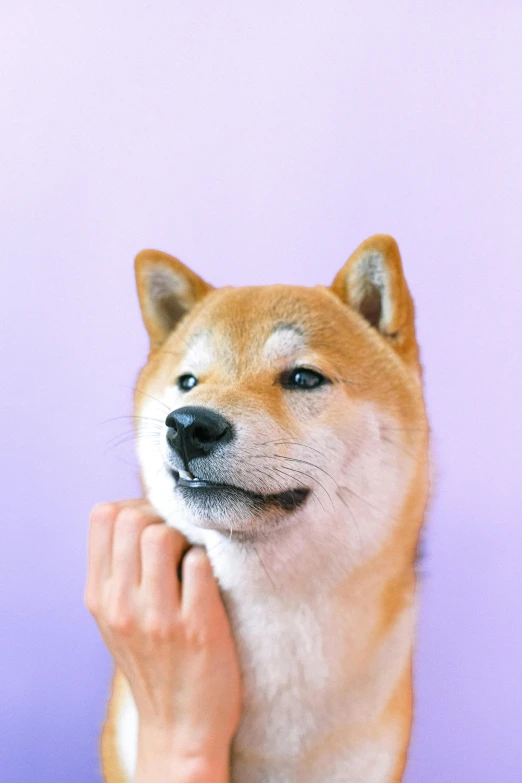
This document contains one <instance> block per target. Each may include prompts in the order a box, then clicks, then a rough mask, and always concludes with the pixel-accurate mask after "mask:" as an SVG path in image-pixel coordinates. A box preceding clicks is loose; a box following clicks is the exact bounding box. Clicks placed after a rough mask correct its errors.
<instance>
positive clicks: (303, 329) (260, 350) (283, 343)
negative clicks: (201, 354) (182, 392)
mask: <svg viewBox="0 0 522 783" xmlns="http://www.w3.org/2000/svg"><path fill="white" fill-rule="evenodd" d="M332 305H333V306H332ZM335 305H336V302H335V301H334V300H333V297H332V296H331V295H330V294H328V293H325V291H324V289H323V290H321V289H320V288H319V287H318V288H304V287H299V286H283V285H276V286H266V287H262V286H260V287H246V288H228V289H226V288H225V289H220V290H218V291H216V292H214V293H213V294H212V295H211V296H209V297H208V299H207V300H206V301H205V302H203V306H202V307H201V309H200V311H199V313H198V317H197V319H195V320H194V322H193V323H192V325H191V327H192V328H191V330H190V331H191V333H192V334H191V338H192V340H193V342H194V343H196V342H199V343H200V345H201V344H203V342H206V344H207V347H208V346H209V345H210V344H211V343H219V344H220V345H222V346H224V345H225V344H226V343H228V344H230V346H231V347H232V348H233V349H234V350H235V351H239V352H242V351H245V350H247V349H248V350H249V351H250V352H253V353H255V354H256V355H258V356H263V357H264V358H266V359H267V360H270V359H274V358H277V357H279V356H284V355H289V354H293V353H296V352H299V351H300V350H304V349H305V348H306V347H307V346H310V344H311V343H313V342H317V338H318V337H320V338H322V337H323V336H324V331H325V327H327V328H329V329H331V318H332V316H334V319H335V315H336V312H335V311H336V307H335ZM332 311H334V312H332ZM203 335H205V337H203Z"/></svg>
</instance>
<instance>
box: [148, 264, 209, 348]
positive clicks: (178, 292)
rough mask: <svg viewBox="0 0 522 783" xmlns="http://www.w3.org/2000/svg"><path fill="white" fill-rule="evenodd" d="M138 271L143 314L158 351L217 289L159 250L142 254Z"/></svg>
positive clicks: (152, 344) (151, 341)
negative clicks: (191, 313)
mask: <svg viewBox="0 0 522 783" xmlns="http://www.w3.org/2000/svg"><path fill="white" fill-rule="evenodd" d="M135 270H136V285H137V288H138V298H139V300H140V307H141V313H142V316H143V321H144V323H145V326H146V328H147V331H148V333H149V337H150V347H151V350H154V349H155V348H159V346H160V345H161V344H162V343H163V342H164V341H165V340H166V339H167V337H168V336H169V334H170V333H171V332H172V331H173V330H174V329H175V328H176V326H177V324H178V322H179V321H180V319H181V318H183V316H184V315H185V314H186V313H188V312H189V310H191V309H192V307H194V305H195V304H197V302H199V301H200V300H201V299H203V297H205V296H206V295H207V294H208V293H210V291H212V290H213V288H212V286H211V285H209V284H208V283H206V282H205V281H204V280H202V279H201V277H198V275H196V274H194V272H191V270H190V269H188V267H186V266H185V264H182V263H181V261H178V259H177V258H174V257H173V256H169V255H168V254H167V253H161V252H160V251H159V250H142V251H141V253H139V254H138V255H137V256H136V261H135Z"/></svg>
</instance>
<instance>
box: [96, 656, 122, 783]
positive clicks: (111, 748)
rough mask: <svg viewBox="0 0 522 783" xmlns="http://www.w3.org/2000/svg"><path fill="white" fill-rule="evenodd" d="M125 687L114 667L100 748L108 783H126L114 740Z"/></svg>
mask: <svg viewBox="0 0 522 783" xmlns="http://www.w3.org/2000/svg"><path fill="white" fill-rule="evenodd" d="M126 687H127V686H126V683H125V680H124V677H123V674H122V673H121V672H120V671H119V669H118V668H117V667H116V668H115V673H114V677H113V680H112V688H111V696H110V699H109V705H108V708H107V718H106V720H105V723H104V725H103V731H102V736H101V747H100V750H101V760H102V769H103V775H104V777H105V780H107V781H108V783H127V777H126V776H125V774H124V772H123V769H122V767H121V764H120V759H119V755H118V747H117V740H116V716H117V715H118V711H119V708H120V705H121V703H122V700H123V698H122V697H123V692H124V689H125V688H126Z"/></svg>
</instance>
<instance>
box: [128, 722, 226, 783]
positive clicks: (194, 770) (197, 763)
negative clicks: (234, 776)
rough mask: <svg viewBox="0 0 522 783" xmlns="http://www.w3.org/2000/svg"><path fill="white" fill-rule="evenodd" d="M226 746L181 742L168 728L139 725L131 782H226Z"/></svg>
mask: <svg viewBox="0 0 522 783" xmlns="http://www.w3.org/2000/svg"><path fill="white" fill-rule="evenodd" d="M229 776H230V745H229V744H226V743H223V744H222V745H219V746H218V747H216V745H215V743H214V744H212V745H210V744H206V743H201V742H200V743H198V744H197V746H191V745H190V744H189V743H187V742H181V741H180V738H179V737H178V736H176V733H175V732H173V731H172V730H171V729H169V728H167V727H165V728H163V727H158V726H156V727H152V726H146V727H145V726H140V731H139V739H138V759H137V765H136V776H135V778H134V783H229Z"/></svg>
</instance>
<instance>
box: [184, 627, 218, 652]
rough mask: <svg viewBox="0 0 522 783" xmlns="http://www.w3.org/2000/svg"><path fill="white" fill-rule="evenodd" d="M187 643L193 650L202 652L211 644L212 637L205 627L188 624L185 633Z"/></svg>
mask: <svg viewBox="0 0 522 783" xmlns="http://www.w3.org/2000/svg"><path fill="white" fill-rule="evenodd" d="M185 635H186V639H187V643H188V645H189V647H191V648H192V649H194V650H203V649H205V648H207V647H210V646H211V644H212V635H211V633H210V630H209V628H208V627H207V626H204V625H197V624H196V623H194V624H190V625H189V626H188V627H187V629H186V631H185Z"/></svg>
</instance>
